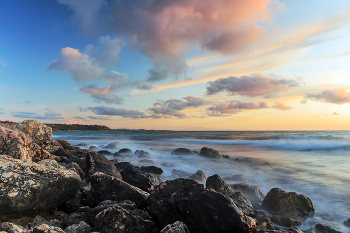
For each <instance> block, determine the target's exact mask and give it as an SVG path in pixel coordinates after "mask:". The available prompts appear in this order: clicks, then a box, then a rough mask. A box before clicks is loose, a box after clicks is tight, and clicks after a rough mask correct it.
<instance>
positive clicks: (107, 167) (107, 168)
mask: <svg viewBox="0 0 350 233" xmlns="http://www.w3.org/2000/svg"><path fill="white" fill-rule="evenodd" d="M86 167H87V170H88V175H89V177H90V176H91V175H93V174H94V173H96V172H103V173H105V174H107V175H110V176H115V177H117V178H118V179H123V178H122V176H121V175H120V173H119V171H118V169H117V168H116V166H115V165H114V164H113V163H112V162H111V161H109V160H108V159H107V158H106V157H104V156H103V155H101V154H99V153H97V152H95V151H90V152H89V153H87V154H86Z"/></svg>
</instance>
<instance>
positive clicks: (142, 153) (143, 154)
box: [134, 150, 151, 158]
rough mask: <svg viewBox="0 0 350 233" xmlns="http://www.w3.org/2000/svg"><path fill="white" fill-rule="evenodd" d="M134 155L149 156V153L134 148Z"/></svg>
mask: <svg viewBox="0 0 350 233" xmlns="http://www.w3.org/2000/svg"><path fill="white" fill-rule="evenodd" d="M134 155H136V156H138V157H139V158H151V155H150V153H148V152H146V151H143V150H136V151H135V152H134Z"/></svg>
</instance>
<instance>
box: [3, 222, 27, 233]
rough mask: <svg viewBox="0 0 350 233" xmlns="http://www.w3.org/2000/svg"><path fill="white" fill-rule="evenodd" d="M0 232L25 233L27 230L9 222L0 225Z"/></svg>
mask: <svg viewBox="0 0 350 233" xmlns="http://www.w3.org/2000/svg"><path fill="white" fill-rule="evenodd" d="M0 231H5V232H8V233H21V232H26V231H27V229H25V228H24V227H22V226H19V225H16V224H13V223H10V222H3V223H1V225H0Z"/></svg>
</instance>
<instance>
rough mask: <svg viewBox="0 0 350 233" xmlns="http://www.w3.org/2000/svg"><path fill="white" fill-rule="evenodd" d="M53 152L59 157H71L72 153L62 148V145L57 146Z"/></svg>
mask: <svg viewBox="0 0 350 233" xmlns="http://www.w3.org/2000/svg"><path fill="white" fill-rule="evenodd" d="M53 154H54V155H56V156H59V157H67V158H70V157H72V154H71V153H70V152H69V151H68V150H66V149H64V148H63V147H60V148H58V149H57V150H56V151H55V152H54V153H53Z"/></svg>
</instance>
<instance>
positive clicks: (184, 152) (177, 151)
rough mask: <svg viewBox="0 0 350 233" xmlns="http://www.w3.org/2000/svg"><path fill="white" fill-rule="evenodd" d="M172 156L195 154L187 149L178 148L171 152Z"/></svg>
mask: <svg viewBox="0 0 350 233" xmlns="http://www.w3.org/2000/svg"><path fill="white" fill-rule="evenodd" d="M171 154H172V155H193V154H194V153H193V152H192V151H191V150H189V149H187V148H177V149H175V150H173V151H172V152H171Z"/></svg>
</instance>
